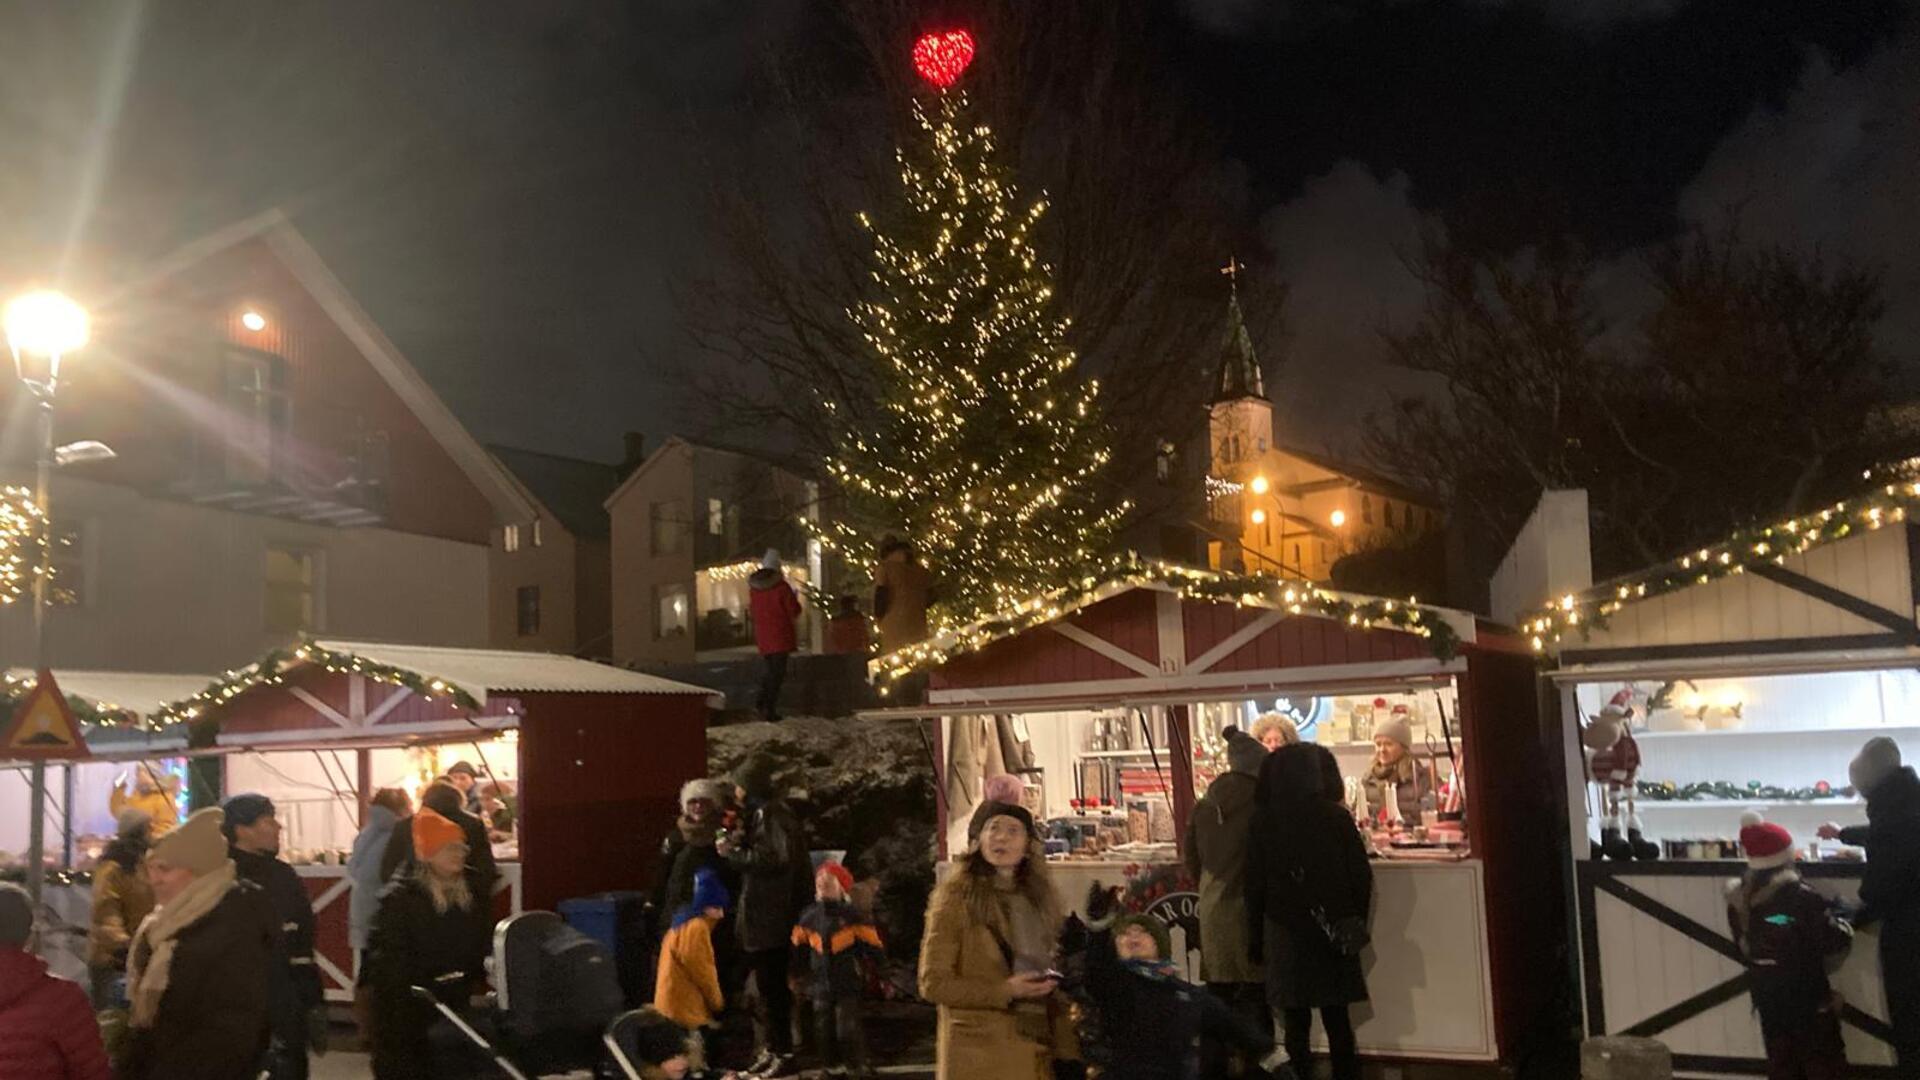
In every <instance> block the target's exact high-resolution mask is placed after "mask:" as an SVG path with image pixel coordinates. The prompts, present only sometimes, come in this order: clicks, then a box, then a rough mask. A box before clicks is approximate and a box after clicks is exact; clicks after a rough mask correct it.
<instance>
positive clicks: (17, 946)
mask: <svg viewBox="0 0 1920 1080" xmlns="http://www.w3.org/2000/svg"><path fill="white" fill-rule="evenodd" d="M32 934H33V902H32V901H31V900H29V899H28V898H27V891H26V890H25V889H22V888H21V887H20V886H18V885H0V1076H6V1077H13V1076H18V1077H21V1078H22V1080H24V1078H26V1077H29V1076H30V1077H33V1078H34V1080H107V1078H108V1077H109V1076H110V1075H111V1070H109V1069H108V1067H107V1051H106V1048H105V1047H104V1046H102V1045H101V1043H100V1024H99V1022H98V1021H97V1020H95V1019H94V1015H93V1005H92V1004H91V1003H89V1002H88V1001H87V992H86V991H85V990H82V989H80V985H79V984H78V983H73V982H68V981H67V980H66V979H62V978H58V977H56V976H53V975H49V974H47V962H46V961H45V960H42V959H40V958H39V957H37V956H35V955H33V954H32V953H30V952H28V951H27V939H28V938H29V937H30V936H32Z"/></svg>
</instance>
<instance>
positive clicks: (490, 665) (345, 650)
mask: <svg viewBox="0 0 1920 1080" xmlns="http://www.w3.org/2000/svg"><path fill="white" fill-rule="evenodd" d="M314 644H316V645H318V646H320V647H321V648H323V649H326V650H327V651H329V652H333V653H340V654H344V655H349V656H357V657H360V658H362V659H365V660H369V661H372V662H373V663H376V664H384V665H386V666H388V667H395V668H401V669H403V670H407V671H413V672H417V673H419V674H420V675H422V676H425V677H428V678H434V679H440V680H441V681H443V682H446V683H448V684H450V685H453V686H457V687H459V688H460V689H462V690H465V691H466V692H467V693H469V694H471V695H473V698H474V700H476V701H479V702H481V703H482V704H485V703H486V700H487V695H488V694H489V693H515V692H541V691H546V692H554V693H575V694H671V695H695V696H699V697H703V698H706V699H707V700H708V703H709V704H711V705H714V706H715V707H716V708H717V707H719V706H720V705H721V704H723V703H724V701H725V698H724V695H722V694H720V693H718V692H716V691H713V690H709V689H707V688H706V687H704V686H695V685H693V684H692V683H683V682H676V681H674V680H672V679H664V678H661V677H660V676H658V675H649V674H646V673H645V672H640V671H628V670H627V669H625V668H617V667H613V666H611V665H608V664H597V663H594V662H593V661H591V660H581V659H579V658H578V657H573V656H561V655H558V654H556V653H535V652H514V651H512V650H508V649H460V648H449V647H443V646H437V645H395V644H389V643H384V642H371V641H316V642H315V643H314Z"/></svg>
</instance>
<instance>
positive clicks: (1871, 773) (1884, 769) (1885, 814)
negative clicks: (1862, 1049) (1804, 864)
mask: <svg viewBox="0 0 1920 1080" xmlns="http://www.w3.org/2000/svg"><path fill="white" fill-rule="evenodd" d="M1847 772H1848V775H1849V777H1850V778H1851V779H1852V781H1853V786H1854V789H1855V790H1856V791H1858V792H1860V794H1862V795H1864V796H1866V799H1867V823H1866V824H1865V825H1857V826H1854V827H1853V828H1850V829H1836V828H1833V827H1832V826H1828V827H1826V828H1823V829H1821V830H1820V834H1821V835H1822V836H1825V837H1827V838H1829V839H1835V838H1837V839H1839V840H1840V842H1841V843H1844V844H1850V845H1852V846H1854V847H1864V848H1866V849H1867V867H1866V870H1865V872H1864V873H1863V874H1862V875H1861V877H1860V910H1859V911H1858V912H1856V913H1855V915H1854V919H1853V922H1854V925H1855V926H1866V925H1867V924H1869V923H1877V924H1878V925H1879V927H1880V977H1881V979H1882V980H1883V981H1884V982H1885V985H1886V992H1887V1019H1888V1020H1889V1021H1890V1022H1891V1024H1892V1026H1893V1049H1894V1053H1895V1054H1896V1055H1898V1056H1899V1060H1900V1068H1901V1069H1902V1070H1903V1071H1902V1072H1901V1075H1902V1076H1920V776H1916V775H1915V774H1914V771H1913V766H1911V765H1903V764H1901V762H1900V747H1899V746H1898V745H1897V744H1896V743H1895V742H1894V741H1893V740H1892V739H1889V738H1887V737H1886V736H1884V735H1881V736H1877V737H1875V738H1873V739H1869V740H1868V741H1867V744H1866V745H1865V746H1863V747H1861V749H1860V754H1859V756H1857V757H1855V758H1854V759H1853V763H1852V765H1850V766H1849V767H1848V770H1847Z"/></svg>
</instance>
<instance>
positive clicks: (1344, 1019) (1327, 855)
mask: <svg viewBox="0 0 1920 1080" xmlns="http://www.w3.org/2000/svg"><path fill="white" fill-rule="evenodd" d="M1321 755H1326V756H1328V757H1331V756H1332V754H1331V753H1330V752H1329V751H1328V750H1327V749H1326V748H1325V747H1322V746H1317V745H1314V744H1312V743H1300V744H1296V745H1293V746H1283V747H1281V748H1280V749H1278V750H1275V751H1274V752H1273V753H1272V754H1269V755H1268V756H1267V760H1266V764H1265V765H1263V766H1262V767H1261V770H1260V790H1259V808H1258V809H1257V810H1256V811H1255V813H1254V818H1253V831H1252V833H1251V834H1249V837H1248V846H1247V934H1248V936H1249V948H1248V953H1249V956H1250V958H1255V959H1262V960H1264V961H1265V963H1266V968H1267V1000H1268V1001H1269V1002H1271V1003H1272V1004H1273V1006H1274V1007H1275V1008H1277V1009H1279V1010H1280V1011H1281V1015H1282V1018H1283V1019H1284V1021H1285V1026H1286V1047H1287V1056H1288V1058H1289V1059H1290V1060H1291V1061H1292V1062H1293V1064H1294V1067H1295V1068H1296V1069H1298V1070H1300V1071H1301V1072H1303V1073H1304V1072H1306V1070H1307V1062H1308V1061H1309V1060H1310V1056H1311V1048H1310V1039H1311V1034H1312V1025H1313V1010H1315V1009H1318V1010H1319V1011H1320V1022H1321V1024H1322V1026H1324V1027H1325V1028H1326V1034H1327V1051H1328V1057H1329V1058H1330V1059H1331V1060H1332V1062H1333V1077H1334V1080H1358V1078H1359V1076H1360V1058H1359V1056H1358V1053H1357V1051H1356V1049H1355V1044H1354V1036H1353V1020H1352V1018H1351V1017H1350V1016H1349V1015H1348V1013H1347V1007H1348V1006H1349V1005H1353V1004H1355V1003H1358V1002H1362V1001H1365V1000H1367V981H1366V975H1365V973H1364V972H1363V971H1362V970H1361V967H1360V956H1359V953H1358V952H1357V951H1349V950H1343V949H1342V948H1340V947H1339V946H1336V945H1335V944H1334V941H1333V933H1332V932H1331V931H1332V929H1333V928H1335V927H1339V926H1349V925H1352V924H1353V921H1354V920H1358V921H1359V924H1360V925H1362V926H1364V922H1365V920H1366V919H1367V918H1368V917H1369V915H1370V909H1371V907H1372V904H1373V868H1372V867H1370V866H1369V865H1367V851H1366V845H1365V844H1364V843H1362V842H1361V839H1360V832H1359V830H1358V829H1356V828H1354V824H1353V817H1352V816H1351V815H1350V814H1348V813H1347V810H1346V807H1345V806H1343V805H1342V804H1341V803H1340V802H1339V801H1338V796H1337V795H1334V794H1331V793H1327V792H1326V791H1325V787H1326V785H1325V783H1324V781H1323V779H1322V778H1323V776H1324V772H1325V768H1324V763H1323V762H1322V760H1321Z"/></svg>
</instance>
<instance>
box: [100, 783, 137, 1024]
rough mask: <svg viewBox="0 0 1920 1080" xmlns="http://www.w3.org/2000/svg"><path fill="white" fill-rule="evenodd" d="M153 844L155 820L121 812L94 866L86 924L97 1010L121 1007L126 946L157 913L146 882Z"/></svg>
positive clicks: (133, 809) (131, 810)
mask: <svg viewBox="0 0 1920 1080" xmlns="http://www.w3.org/2000/svg"><path fill="white" fill-rule="evenodd" d="M152 842H153V819H152V818H151V817H149V816H148V815H147V812H146V811H145V810H141V809H139V808H138V807H128V808H127V809H125V810H122V811H120V820H119V821H118V822H117V828H116V829H115V830H114V837H113V839H112V840H109V841H108V842H107V847H106V850H104V851H102V852H101V853H100V861H99V862H97V863H95V864H94V867H93V913H92V915H90V916H89V918H88V925H87V974H88V976H89V978H90V981H91V989H92V998H93V1007H94V1008H95V1009H99V1010H102V1011H104V1010H106V1009H109V1008H112V1007H113V1006H115V1005H117V1004H119V1000H120V992H119V989H118V986H117V984H118V983H119V981H120V978H121V976H123V975H125V974H126V973H127V946H128V945H131V944H132V943H133V932H134V930H136V929H138V928H139V926H140V923H141V922H142V920H144V919H146V917H147V914H148V913H149V912H151V911H152V910H153V886H151V885H149V884H147V871H146V866H145V859H146V857H147V846H148V845H149V844H151V843H152Z"/></svg>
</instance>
